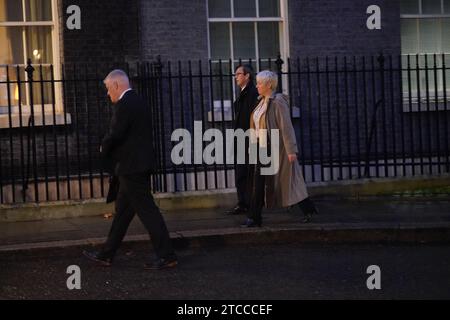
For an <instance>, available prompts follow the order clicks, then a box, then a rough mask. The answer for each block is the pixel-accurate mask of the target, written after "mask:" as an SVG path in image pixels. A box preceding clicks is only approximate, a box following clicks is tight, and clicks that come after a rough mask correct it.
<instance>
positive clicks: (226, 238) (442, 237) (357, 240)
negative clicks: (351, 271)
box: [0, 223, 450, 253]
mask: <svg viewBox="0 0 450 320" xmlns="http://www.w3.org/2000/svg"><path fill="white" fill-rule="evenodd" d="M171 239H172V241H173V243H174V246H175V248H176V249H177V250H184V249H188V248H198V247H206V246H226V245H255V244H262V245H265V244H283V243H299V244H304V243H307V244H313V243H321V244H327V243H334V244H335V243H353V244H374V243H377V244H395V243H402V244H407V243H409V244H425V243H449V242H450V224H449V223H433V224H427V225H424V224H420V225H419V224H409V225H407V224H404V225H392V224H390V225H388V224H386V225H376V226H374V225H363V224H360V223H355V224H345V225H344V224H329V225H322V226H319V225H318V226H316V227H315V226H305V225H298V226H290V227H262V228H257V229H244V230H243V229H241V228H224V229H214V230H211V229H208V230H196V231H181V232H172V233H171ZM105 241H106V237H101V238H86V239H79V240H62V241H50V242H37V243H24V244H13V245H3V246H0V253H4V252H10V253H11V252H21V251H28V250H47V249H58V248H75V247H80V248H81V247H86V246H96V245H101V244H103V243H104V242H105ZM146 241H149V238H148V235H147V234H140V235H129V236H126V237H125V239H124V243H141V242H146Z"/></svg>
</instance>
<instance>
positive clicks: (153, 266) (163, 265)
mask: <svg viewBox="0 0 450 320" xmlns="http://www.w3.org/2000/svg"><path fill="white" fill-rule="evenodd" d="M177 265H178V260H177V258H159V259H156V260H155V261H154V262H151V263H146V264H145V267H144V269H145V270H161V269H169V268H175V267H176V266H177Z"/></svg>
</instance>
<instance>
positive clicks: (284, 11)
mask: <svg viewBox="0 0 450 320" xmlns="http://www.w3.org/2000/svg"><path fill="white" fill-rule="evenodd" d="M205 1H206V13H207V36H208V58H209V59H211V41H210V30H209V26H210V23H214V22H222V23H223V22H225V23H228V28H229V33H230V55H231V56H230V58H231V61H232V62H233V64H234V63H236V62H238V61H239V58H236V57H234V46H233V27H232V25H233V23H237V22H252V23H253V26H254V31H255V60H253V61H255V62H256V70H255V71H256V72H258V71H259V65H258V61H259V45H258V27H257V23H258V22H278V23H279V26H280V28H279V41H280V55H281V59H283V61H284V64H283V68H282V69H283V71H284V70H286V64H287V58H288V57H289V50H290V48H289V24H288V23H289V22H288V1H287V0H279V2H280V16H279V17H260V16H259V0H258V1H256V8H255V10H256V16H255V17H235V16H234V1H233V0H229V1H230V10H231V17H226V18H210V17H209V1H208V0H205ZM246 1H247V0H246ZM228 61H229V60H228V59H227V60H222V62H224V63H227V62H228ZM245 61H246V60H243V61H242V62H243V63H245ZM212 62H213V63H217V62H219V60H212ZM231 68H232V69H234V66H231ZM233 71H234V70H233ZM285 81H286V80H285V79H284V80H283V92H284V93H288V92H287V85H285V83H284V82H285ZM232 91H233V92H232V99H233V100H235V99H236V83H235V82H234V81H233V90H232ZM220 101H221V100H215V101H213V106H214V105H219V104H221V102H220ZM232 103H233V102H232V101H231V100H224V111H225V121H231V120H232V115H231V104H232ZM214 116H215V119H214V120H215V121H222V112H221V110H220V111H215V112H214ZM208 118H209V121H212V117H211V112H209V114H208Z"/></svg>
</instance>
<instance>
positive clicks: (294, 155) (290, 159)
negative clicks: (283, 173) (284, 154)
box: [288, 153, 297, 163]
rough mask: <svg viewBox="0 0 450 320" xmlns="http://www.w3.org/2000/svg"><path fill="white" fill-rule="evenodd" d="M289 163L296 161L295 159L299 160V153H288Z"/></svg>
mask: <svg viewBox="0 0 450 320" xmlns="http://www.w3.org/2000/svg"><path fill="white" fill-rule="evenodd" d="M288 159H289V163H294V161H297V155H296V154H295V153H294V154H288Z"/></svg>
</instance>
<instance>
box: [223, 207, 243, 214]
mask: <svg viewBox="0 0 450 320" xmlns="http://www.w3.org/2000/svg"><path fill="white" fill-rule="evenodd" d="M247 211H248V210H247V208H245V207H241V206H236V207H234V208H233V209H231V210H228V211H227V212H226V214H227V215H238V214H246V213H247Z"/></svg>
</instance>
